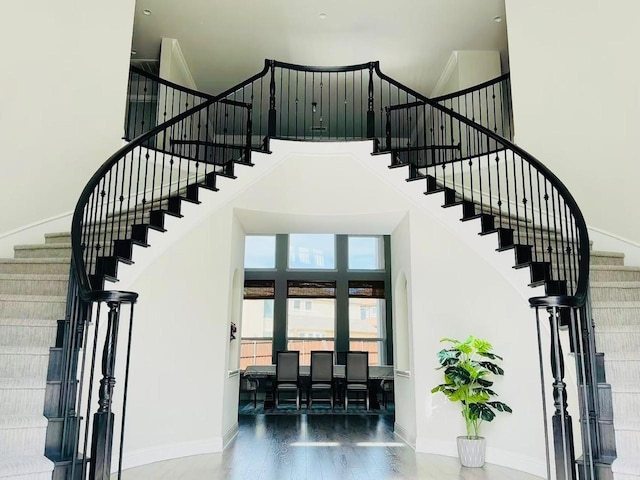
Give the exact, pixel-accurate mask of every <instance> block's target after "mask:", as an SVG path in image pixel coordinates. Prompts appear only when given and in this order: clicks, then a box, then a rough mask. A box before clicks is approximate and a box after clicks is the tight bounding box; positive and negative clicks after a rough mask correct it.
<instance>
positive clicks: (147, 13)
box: [142, 8, 151, 16]
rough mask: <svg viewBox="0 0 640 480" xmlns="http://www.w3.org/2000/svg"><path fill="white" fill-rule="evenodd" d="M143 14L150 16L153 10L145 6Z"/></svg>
mask: <svg viewBox="0 0 640 480" xmlns="http://www.w3.org/2000/svg"><path fill="white" fill-rule="evenodd" d="M142 14H143V15H147V16H149V15H151V10H149V9H148V8H145V9H144V10H142Z"/></svg>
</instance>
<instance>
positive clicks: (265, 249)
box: [244, 235, 276, 268]
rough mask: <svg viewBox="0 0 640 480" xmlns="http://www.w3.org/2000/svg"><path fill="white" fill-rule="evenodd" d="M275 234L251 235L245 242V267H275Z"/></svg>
mask: <svg viewBox="0 0 640 480" xmlns="http://www.w3.org/2000/svg"><path fill="white" fill-rule="evenodd" d="M275 267H276V237H275V235H249V236H247V237H245V243H244V268H275Z"/></svg>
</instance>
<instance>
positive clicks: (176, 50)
mask: <svg viewBox="0 0 640 480" xmlns="http://www.w3.org/2000/svg"><path fill="white" fill-rule="evenodd" d="M160 78H164V79H165V80H169V81H170V82H173V83H177V84H178V85H182V86H185V87H188V88H192V89H194V90H197V89H198V87H197V85H196V82H195V80H194V79H193V76H192V75H191V69H190V68H189V65H188V64H187V60H186V59H185V58H184V54H183V53H182V49H181V48H180V43H179V42H178V40H177V39H175V38H163V39H162V41H161V42H160Z"/></svg>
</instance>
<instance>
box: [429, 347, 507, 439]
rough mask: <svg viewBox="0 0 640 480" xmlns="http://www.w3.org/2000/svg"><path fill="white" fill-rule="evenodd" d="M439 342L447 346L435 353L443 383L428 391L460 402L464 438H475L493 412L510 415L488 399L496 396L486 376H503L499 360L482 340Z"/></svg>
mask: <svg viewBox="0 0 640 480" xmlns="http://www.w3.org/2000/svg"><path fill="white" fill-rule="evenodd" d="M440 342H445V343H449V344H451V345H450V346H449V348H445V349H443V350H440V351H439V352H438V362H439V363H440V367H438V368H437V370H442V369H444V382H445V383H442V384H440V385H438V386H437V387H434V388H433V389H432V390H431V393H437V392H442V393H443V394H444V395H446V397H447V398H448V399H449V400H451V401H452V402H460V404H461V405H462V416H463V417H464V421H465V423H466V426H467V437H469V438H474V437H475V438H477V437H478V430H479V429H480V425H481V424H482V422H483V421H484V422H491V421H492V420H493V419H494V418H495V416H496V412H508V413H512V410H511V408H510V407H509V406H508V405H507V404H506V403H502V402H498V401H495V400H491V398H492V397H496V396H498V394H497V393H496V392H494V391H493V390H492V389H491V386H493V382H492V381H491V380H489V379H488V378H487V377H489V376H490V375H492V374H493V375H504V370H503V369H502V368H500V366H498V364H497V363H496V362H497V361H499V360H502V357H500V356H499V355H496V354H495V353H493V352H492V350H493V346H492V345H491V344H490V343H489V342H487V341H486V340H480V339H479V338H475V337H474V336H469V338H467V339H466V340H465V341H464V342H460V341H459V340H455V339H453V338H443V339H442V340H440Z"/></svg>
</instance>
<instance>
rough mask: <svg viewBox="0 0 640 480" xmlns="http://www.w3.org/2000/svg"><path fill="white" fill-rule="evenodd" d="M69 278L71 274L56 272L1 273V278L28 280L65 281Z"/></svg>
mask: <svg viewBox="0 0 640 480" xmlns="http://www.w3.org/2000/svg"><path fill="white" fill-rule="evenodd" d="M68 279H69V275H62V274H54V273H43V274H40V273H0V281H1V280H28V281H53V282H56V281H57V282H63V281H66V280H68Z"/></svg>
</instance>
